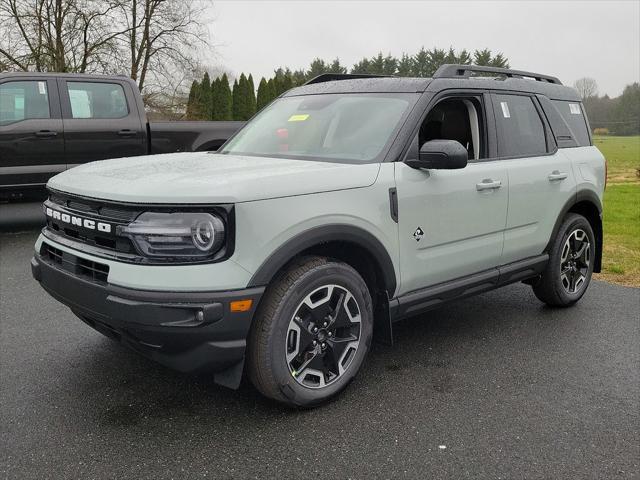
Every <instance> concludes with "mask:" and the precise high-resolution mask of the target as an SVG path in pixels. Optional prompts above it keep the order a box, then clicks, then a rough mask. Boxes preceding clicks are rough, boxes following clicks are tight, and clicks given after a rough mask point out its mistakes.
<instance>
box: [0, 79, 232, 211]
mask: <svg viewBox="0 0 640 480" xmlns="http://www.w3.org/2000/svg"><path fill="white" fill-rule="evenodd" d="M243 124H244V122H182V121H180V122H149V121H148V120H147V116H146V114H145V109H144V105H143V103H142V97H141V95H140V92H139V91H138V88H137V86H136V84H135V82H133V81H132V80H130V79H129V78H126V77H121V76H102V75H83V74H63V73H30V72H21V73H1V74H0V200H10V199H20V198H25V197H32V196H34V195H36V196H37V195H39V194H40V193H41V192H44V189H43V188H42V187H43V186H44V185H45V184H46V182H47V180H49V178H50V177H52V176H53V175H55V174H57V173H59V172H61V171H63V170H66V169H68V168H71V167H73V166H75V165H78V164H80V163H86V162H91V161H94V160H103V159H106V158H118V157H132V156H137V155H148V154H156V153H170V152H184V151H204V150H217V149H218V148H219V147H220V145H222V144H223V143H224V142H225V141H226V140H227V139H228V138H229V137H230V136H231V135H232V134H233V133H235V132H236V131H237V130H238V129H239V128H240V127H241V126H242V125H243Z"/></svg>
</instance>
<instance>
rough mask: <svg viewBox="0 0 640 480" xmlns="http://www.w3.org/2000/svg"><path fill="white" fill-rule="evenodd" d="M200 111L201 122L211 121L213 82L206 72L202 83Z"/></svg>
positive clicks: (199, 102)
mask: <svg viewBox="0 0 640 480" xmlns="http://www.w3.org/2000/svg"><path fill="white" fill-rule="evenodd" d="M198 111H199V115H198V118H199V119H200V120H209V119H210V118H211V80H210V79H209V73H208V72H204V77H202V82H200V95H199V101H198Z"/></svg>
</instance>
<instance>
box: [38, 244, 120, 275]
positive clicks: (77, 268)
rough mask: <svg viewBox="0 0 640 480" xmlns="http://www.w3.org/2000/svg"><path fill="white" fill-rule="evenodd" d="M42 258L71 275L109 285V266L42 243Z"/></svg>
mask: <svg viewBox="0 0 640 480" xmlns="http://www.w3.org/2000/svg"><path fill="white" fill-rule="evenodd" d="M40 256H41V257H42V259H43V260H44V261H46V262H49V263H51V264H55V265H57V266H58V267H59V268H61V269H62V270H65V271H67V272H69V273H73V274H74V275H77V276H79V277H82V278H85V279H87V280H91V281H92V282H94V283H107V278H108V277H109V265H105V264H103V263H99V262H94V261H93V260H87V259H84V258H81V257H77V256H76V255H73V254H71V253H67V252H64V251H62V250H60V249H58V248H56V247H54V246H52V245H49V244H48V243H47V242H43V243H42V248H41V249H40Z"/></svg>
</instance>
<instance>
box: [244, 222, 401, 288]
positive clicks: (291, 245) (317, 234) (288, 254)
mask: <svg viewBox="0 0 640 480" xmlns="http://www.w3.org/2000/svg"><path fill="white" fill-rule="evenodd" d="M336 241H337V242H347V243H351V244H355V245H357V246H359V247H361V248H363V249H365V250H366V251H367V252H368V253H369V254H370V255H371V256H372V257H373V258H374V259H376V260H377V262H378V266H379V267H380V271H381V272H382V276H383V280H384V284H385V287H386V289H387V292H388V295H389V297H392V296H393V295H394V294H395V291H396V272H395V268H394V266H393V262H392V261H391V256H390V255H389V252H388V251H387V249H386V248H385V247H384V245H383V244H382V242H380V240H378V239H377V238H376V237H375V236H374V235H373V234H372V233H370V232H368V231H366V230H364V229H362V228H360V227H356V226H353V225H344V224H328V225H321V226H318V227H313V228H310V229H308V230H305V231H303V232H302V233H299V234H298V235H296V236H294V237H292V238H291V239H289V240H287V241H286V242H285V243H284V244H282V245H280V246H279V247H278V248H277V249H276V250H275V251H274V252H273V253H272V254H271V255H270V256H269V257H268V258H267V259H266V260H265V261H264V262H263V263H262V265H260V267H259V268H258V270H256V272H255V273H254V274H253V276H252V277H251V280H249V284H248V287H253V286H265V285H268V284H269V283H270V282H271V279H272V278H273V277H274V276H275V275H276V273H277V272H278V271H279V270H280V269H281V268H282V267H284V266H285V265H286V264H287V263H288V262H289V261H290V260H291V259H292V258H294V257H295V256H296V255H298V254H300V253H302V252H304V251H305V250H307V249H309V248H311V247H315V246H317V245H321V244H323V243H328V242H336Z"/></svg>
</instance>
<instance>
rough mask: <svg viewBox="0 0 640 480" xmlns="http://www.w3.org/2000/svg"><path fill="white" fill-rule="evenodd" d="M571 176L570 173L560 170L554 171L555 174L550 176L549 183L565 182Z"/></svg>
mask: <svg viewBox="0 0 640 480" xmlns="http://www.w3.org/2000/svg"><path fill="white" fill-rule="evenodd" d="M568 176H569V174H568V173H565V172H561V171H560V170H554V171H553V172H551V173H550V174H549V177H548V178H549V181H550V182H555V181H557V180H564V179H565V178H567V177H568Z"/></svg>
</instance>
